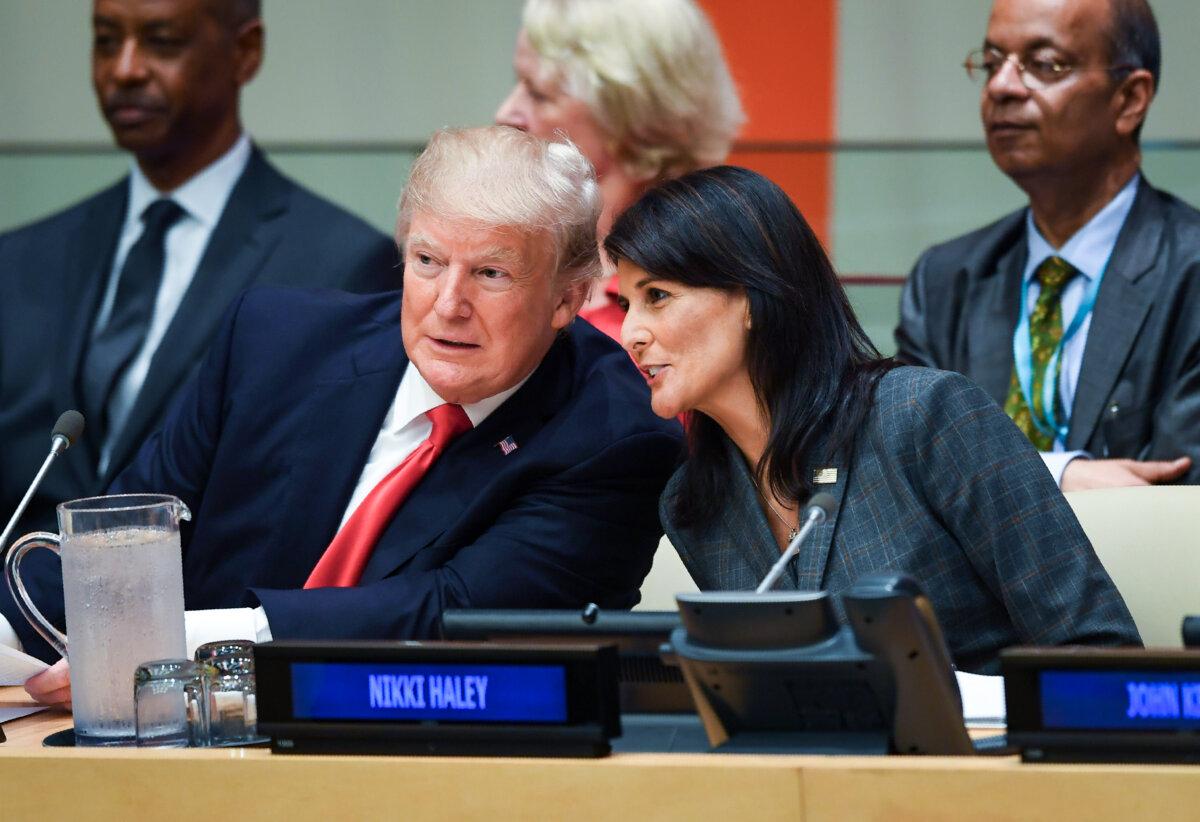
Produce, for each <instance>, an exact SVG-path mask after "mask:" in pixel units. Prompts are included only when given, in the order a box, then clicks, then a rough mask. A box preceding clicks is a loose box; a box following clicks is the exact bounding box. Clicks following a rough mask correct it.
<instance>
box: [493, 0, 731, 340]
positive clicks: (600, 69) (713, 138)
mask: <svg viewBox="0 0 1200 822" xmlns="http://www.w3.org/2000/svg"><path fill="white" fill-rule="evenodd" d="M513 70H514V71H515V73H516V75H517V82H516V85H515V86H514V87H513V90H512V92H510V93H509V95H508V97H507V98H506V99H505V100H504V102H503V103H502V104H501V105H500V109H499V110H498V111H497V112H496V122H497V123H501V124H503V125H509V126H513V127H515V128H520V129H523V130H526V131H529V132H530V133H531V134H536V135H537V136H539V137H544V138H546V139H554V138H555V136H556V135H565V136H566V137H567V138H569V139H570V140H572V141H573V142H574V143H575V144H576V145H577V146H579V148H580V150H581V151H582V152H583V153H584V156H586V157H587V158H588V160H589V161H590V162H591V163H592V165H593V166H595V168H596V178H597V180H598V182H599V184H600V193H601V198H602V200H603V203H604V209H603V212H602V213H601V216H600V222H599V226H598V231H599V236H600V237H601V238H603V237H604V235H605V234H607V233H608V228H609V226H611V225H612V223H613V221H614V220H615V219H616V218H617V216H618V215H620V213H621V212H622V211H624V210H625V209H626V208H628V207H629V206H630V205H632V204H633V202H634V201H635V200H637V198H638V197H640V196H641V195H642V193H643V192H644V191H645V190H646V189H647V188H649V187H650V186H652V185H654V184H655V183H659V182H662V181H663V180H669V179H672V178H674V177H678V176H680V175H682V174H686V173H687V172H689V171H694V170H695V169H698V168H703V167H705V166H712V165H717V164H719V163H721V162H722V161H724V159H725V157H726V155H727V154H728V153H729V148H730V146H731V145H732V144H733V138H734V136H735V135H736V133H737V130H738V128H739V127H740V126H741V124H742V121H743V119H744V117H743V114H742V108H741V103H740V102H739V100H738V94H737V89H736V88H735V87H734V84H733V79H732V78H731V77H730V73H729V68H728V67H727V66H726V64H725V57H724V55H723V54H722V51H721V42H720V40H718V38H717V34H716V32H715V31H714V30H713V27H712V25H711V24H710V23H709V21H708V18H706V17H705V16H704V12H703V11H701V10H700V8H699V6H697V5H696V3H695V2H693V0H527V2H526V4H525V10H524V14H523V17H522V25H521V32H520V34H519V35H518V36H517V45H516V52H515V54H514V56H513ZM580 316H581V317H583V318H584V319H586V320H588V321H589V322H591V323H593V324H595V325H596V327H597V328H599V329H601V330H602V331H604V332H605V333H606V334H609V335H610V336H612V337H614V338H618V339H619V338H620V328H621V320H622V319H623V317H624V314H623V312H622V311H621V310H620V309H619V308H618V307H617V288H616V280H615V278H609V280H608V282H606V283H605V285H604V287H603V288H601V289H598V293H597V294H595V295H594V297H593V299H591V300H590V301H589V302H588V303H587V304H586V305H585V306H584V308H583V310H582V311H581V312H580Z"/></svg>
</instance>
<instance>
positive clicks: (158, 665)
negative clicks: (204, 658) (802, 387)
mask: <svg viewBox="0 0 1200 822" xmlns="http://www.w3.org/2000/svg"><path fill="white" fill-rule="evenodd" d="M211 673H212V669H210V668H209V667H208V666H205V665H202V664H200V663H198V662H193V661H192V660H190V659H159V660H155V661H153V662H146V663H143V664H142V665H139V666H138V668H137V671H135V672H134V675H133V682H134V686H133V688H134V695H133V701H134V705H135V706H136V713H137V744H138V746H139V747H157V748H186V747H188V746H189V745H190V746H193V747H202V746H205V745H207V744H208V715H207V712H208V697H207V694H208V677H209V675H210V674H211Z"/></svg>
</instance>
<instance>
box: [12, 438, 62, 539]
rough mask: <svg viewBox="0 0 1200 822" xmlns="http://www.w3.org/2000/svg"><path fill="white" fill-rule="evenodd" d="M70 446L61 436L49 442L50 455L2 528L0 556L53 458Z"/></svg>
mask: <svg viewBox="0 0 1200 822" xmlns="http://www.w3.org/2000/svg"><path fill="white" fill-rule="evenodd" d="M70 444H71V441H70V440H68V439H67V438H66V437H65V436H63V435H62V434H55V435H54V438H53V439H52V440H51V445H50V453H49V454H47V455H46V459H45V460H43V461H42V467H41V468H39V469H38V472H37V475H36V476H34V478H33V482H32V483H31V484H30V486H29V488H27V489H26V490H25V496H23V497H22V498H21V502H20V504H18V505H17V510H16V511H14V512H13V515H12V519H10V520H9V521H8V525H6V526H5V527H4V533H2V534H0V555H3V554H4V553H5V552H6V551H7V550H8V538H9V537H11V536H12V532H13V529H15V528H16V527H17V520H19V519H20V518H21V515H22V514H24V513H25V509H26V508H27V507H29V500H31V499H33V494H34V492H35V491H37V489H38V486H39V485H41V484H42V478H43V477H44V476H46V472H47V471H49V470H50V465H51V463H53V462H54V459H55V457H57V456H58V455H59V454H61V453H62V452H63V451H66V450H67V446H68V445H70Z"/></svg>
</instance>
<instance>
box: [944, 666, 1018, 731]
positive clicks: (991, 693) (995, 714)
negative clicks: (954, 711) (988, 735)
mask: <svg viewBox="0 0 1200 822" xmlns="http://www.w3.org/2000/svg"><path fill="white" fill-rule="evenodd" d="M954 676H955V677H956V678H957V679H958V692H959V693H960V694H961V695H962V706H963V720H964V721H965V722H966V723H967V725H969V726H971V727H973V728H1003V727H1004V720H1005V716H1006V715H1007V711H1006V709H1005V705H1004V677H1002V676H982V675H980V674H968V673H964V672H962V671H955V672H954Z"/></svg>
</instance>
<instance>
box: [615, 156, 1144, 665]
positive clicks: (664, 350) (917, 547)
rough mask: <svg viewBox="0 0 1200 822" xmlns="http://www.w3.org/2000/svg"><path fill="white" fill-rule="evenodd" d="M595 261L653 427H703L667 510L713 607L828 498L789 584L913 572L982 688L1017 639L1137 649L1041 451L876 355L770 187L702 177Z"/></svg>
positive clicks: (759, 569)
mask: <svg viewBox="0 0 1200 822" xmlns="http://www.w3.org/2000/svg"><path fill="white" fill-rule="evenodd" d="M604 245H605V249H606V250H607V251H608V253H609V255H611V257H612V259H613V260H614V261H615V262H616V264H617V274H618V277H619V283H620V294H621V302H622V305H624V306H626V307H627V311H628V313H627V315H626V317H625V322H624V325H623V327H622V342H623V344H624V345H625V347H626V349H628V350H629V352H630V353H631V354H632V355H633V358H634V359H635V360H636V362H637V363H638V366H639V368H641V370H642V373H643V375H644V376H645V377H646V380H647V382H648V383H649V384H650V390H651V404H652V406H653V408H654V411H655V413H657V414H658V415H659V416H662V417H672V416H675V415H677V414H680V413H684V412H688V413H689V415H690V424H689V429H688V439H689V455H688V460H687V462H686V463H685V464H684V465H683V466H681V467H680V469H679V470H678V471H677V472H676V474H675V476H674V477H672V479H671V481H670V482H669V483H668V485H667V489H666V491H665V492H664V494H663V497H662V501H661V504H660V507H659V513H660V516H661V518H662V522H663V527H664V528H665V530H666V532H667V535H668V536H669V537H670V539H671V542H672V544H673V545H674V546H675V548H676V550H677V551H678V552H679V554H680V556H681V557H682V559H683V562H684V564H685V565H686V566H687V568H688V571H689V572H690V573H691V575H692V578H693V579H694V580H695V581H696V583H697V584H698V585H699V586H700V588H701V589H702V590H713V589H716V590H722V589H724V590H746V589H753V588H754V587H755V586H756V585H757V583H758V582H759V581H760V580H761V579H762V578H763V577H764V576H765V575H766V574H767V572H768V570H769V569H770V567H771V565H772V563H773V562H774V561H775V560H776V559H777V558H778V557H779V553H780V551H781V550H782V549H783V548H784V547H785V546H786V544H787V542H788V540H789V538H790V536H791V535H792V534H794V533H795V530H796V528H797V526H798V521H797V517H798V512H799V510H800V508H801V507H802V505H803V503H804V501H805V500H807V499H808V497H809V495H810V494H812V493H813V492H814V491H822V490H823V491H828V492H829V493H831V494H833V496H834V497H835V499H836V500H837V501H838V507H837V510H836V512H835V513H834V515H833V516H832V517H830V519H829V520H828V521H827V522H826V523H825V524H824V525H821V526H819V527H818V528H817V529H816V530H815V531H814V532H813V534H812V535H811V537H810V538H809V539H808V540H807V541H806V543H805V544H804V546H803V547H802V548H801V551H800V555H799V557H797V559H796V560H795V561H794V562H793V563H792V564H791V565H790V567H789V569H788V571H787V573H785V574H784V576H783V578H782V583H781V584H782V585H783V586H784V587H791V588H796V589H827V590H829V591H833V592H837V591H840V590H843V589H845V588H847V587H849V586H850V585H851V584H852V583H853V582H854V580H856V579H857V578H858V577H860V576H862V575H863V574H865V573H868V572H872V571H883V570H893V571H902V572H905V573H908V574H911V575H912V576H914V577H916V578H917V579H918V580H919V581H920V582H921V584H922V585H923V586H924V588H925V590H926V593H927V594H928V595H929V597H930V600H931V602H932V603H933V605H934V608H935V610H936V612H937V615H938V618H939V620H940V622H941V623H942V626H943V629H944V632H945V635H946V638H947V641H948V643H949V645H950V648H951V651H952V653H953V654H954V657H955V659H956V661H957V663H958V665H959V667H960V668H963V669H966V670H973V671H977V672H981V673H994V672H995V671H996V668H997V654H998V653H999V651H1000V649H1001V648H1004V647H1005V646H1008V645H1012V644H1017V643H1024V644H1037V645H1057V644H1063V643H1088V644H1107V645H1126V644H1140V641H1139V638H1138V633H1137V629H1136V628H1135V627H1134V624H1133V620H1132V618H1131V617H1130V615H1129V611H1128V610H1127V609H1126V607H1125V603H1124V602H1123V601H1122V599H1121V596H1120V594H1118V593H1117V590H1116V588H1115V587H1114V586H1113V584H1112V581H1111V580H1110V579H1109V577H1108V574H1107V573H1106V572H1105V570H1104V568H1103V567H1102V566H1101V565H1100V562H1099V561H1098V560H1097V559H1096V555H1095V553H1094V552H1093V551H1092V547H1091V545H1090V544H1089V542H1088V540H1087V537H1086V536H1085V535H1084V533H1083V530H1082V529H1081V528H1080V527H1079V523H1078V522H1077V521H1076V519H1075V516H1074V514H1073V513H1072V512H1071V509H1070V507H1069V506H1068V505H1067V503H1066V500H1064V499H1063V496H1062V494H1061V493H1060V492H1059V490H1058V488H1057V486H1056V485H1055V484H1054V481H1053V480H1052V479H1051V477H1050V475H1049V473H1048V472H1047V471H1046V469H1045V467H1044V466H1043V465H1042V463H1041V461H1040V460H1039V459H1038V455H1037V452H1036V451H1034V450H1033V448H1032V446H1031V445H1030V444H1029V442H1028V440H1026V439H1025V438H1024V437H1023V436H1022V435H1021V433H1020V432H1019V431H1018V430H1017V429H1016V427H1014V426H1013V424H1012V423H1011V422H1010V421H1009V419H1008V418H1007V417H1006V416H1005V415H1004V413H1003V411H1001V409H1000V408H998V407H997V406H996V405H995V404H994V403H993V402H992V401H991V399H990V398H989V397H988V396H987V395H986V394H984V392H983V391H982V390H981V389H979V388H978V387H976V386H975V385H974V383H972V382H970V381H969V380H967V379H966V378H965V377H963V376H961V375H958V374H952V373H948V372H943V371H935V370H933V369H922V368H910V367H898V366H897V365H896V364H895V363H894V362H893V361H891V360H888V359H884V358H882V357H881V356H880V355H879V352H878V351H876V349H875V348H874V346H873V345H872V344H871V342H870V341H869V339H868V338H867V335H866V334H865V333H864V332H863V330H862V327H861V326H860V325H859V323H858V320H857V319H856V318H855V316H854V312H853V311H852V310H851V308H850V303H849V301H848V300H847V299H846V294H845V292H844V291H843V290H842V287H841V284H840V283H839V281H838V278H837V275H836V274H835V272H834V270H833V266H832V265H831V263H830V261H829V258H828V257H827V256H826V254H825V251H824V249H822V247H821V244H820V242H819V241H818V239H817V238H816V236H815V235H814V234H813V231H812V229H811V228H809V226H808V224H807V223H806V222H805V220H804V218H803V217H802V216H801V214H800V212H799V211H798V210H797V209H796V207H795V206H794V205H793V204H792V202H791V201H790V200H789V199H788V198H787V195H786V194H784V193H783V191H782V190H781V189H780V188H779V187H778V186H776V185H775V184H774V183H772V182H771V181H769V180H767V179H766V178H764V177H762V176H760V175H758V174H755V173H754V172H752V171H748V170H746V169H742V168H734V167H731V166H721V167H717V168H711V169H706V170H703V171H697V172H693V173H691V174H688V175H686V176H684V177H681V178H679V179H677V180H674V181H671V182H667V183H664V184H662V185H660V186H658V187H657V188H654V189H652V190H651V191H649V192H648V193H647V194H646V195H645V196H643V197H642V199H641V200H639V201H638V202H637V203H636V204H635V205H633V206H632V207H631V208H629V209H628V210H627V211H625V212H624V214H622V215H621V217H620V218H619V219H618V220H617V222H616V224H615V225H614V227H613V230H612V232H611V233H610V234H609V235H608V237H607V239H606V240H605V243H604Z"/></svg>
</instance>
